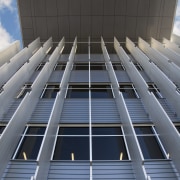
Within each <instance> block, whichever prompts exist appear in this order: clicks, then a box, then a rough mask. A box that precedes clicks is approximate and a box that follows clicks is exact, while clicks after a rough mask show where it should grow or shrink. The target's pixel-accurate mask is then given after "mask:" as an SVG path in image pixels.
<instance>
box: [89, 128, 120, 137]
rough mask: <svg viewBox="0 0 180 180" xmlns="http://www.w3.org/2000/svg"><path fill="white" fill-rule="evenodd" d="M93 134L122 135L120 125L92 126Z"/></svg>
mask: <svg viewBox="0 0 180 180" xmlns="http://www.w3.org/2000/svg"><path fill="white" fill-rule="evenodd" d="M92 134H93V135H108V134H109V135H122V130H121V128H120V127H93V128H92Z"/></svg>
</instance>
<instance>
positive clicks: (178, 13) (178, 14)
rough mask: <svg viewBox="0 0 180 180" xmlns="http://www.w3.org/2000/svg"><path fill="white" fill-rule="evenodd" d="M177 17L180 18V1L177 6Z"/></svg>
mask: <svg viewBox="0 0 180 180" xmlns="http://www.w3.org/2000/svg"><path fill="white" fill-rule="evenodd" d="M176 16H180V1H179V3H178V4H177V9H176Z"/></svg>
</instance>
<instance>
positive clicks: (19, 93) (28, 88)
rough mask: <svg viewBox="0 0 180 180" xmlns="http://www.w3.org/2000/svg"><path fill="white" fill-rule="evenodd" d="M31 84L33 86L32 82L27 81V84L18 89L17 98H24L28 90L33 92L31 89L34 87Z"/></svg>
mask: <svg viewBox="0 0 180 180" xmlns="http://www.w3.org/2000/svg"><path fill="white" fill-rule="evenodd" d="M28 86H29V87H28ZM31 86H32V83H25V84H24V85H23V86H22V87H21V90H20V91H18V93H17V95H16V98H17V99H23V98H24V97H25V96H26V94H27V93H28V92H31V90H32V87H31ZM24 93H25V94H24Z"/></svg>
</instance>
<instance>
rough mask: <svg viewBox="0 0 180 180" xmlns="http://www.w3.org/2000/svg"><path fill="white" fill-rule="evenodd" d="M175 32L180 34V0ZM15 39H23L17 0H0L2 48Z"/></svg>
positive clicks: (0, 40) (0, 42)
mask: <svg viewBox="0 0 180 180" xmlns="http://www.w3.org/2000/svg"><path fill="white" fill-rule="evenodd" d="M173 32H174V33H175V34H177V35H179V36H180V0H179V2H178V6H177V12H176V18H175V23H174V30H173ZM14 40H21V32H20V26H19V19H18V11H17V4H16V0H0V49H3V48H5V47H6V46H8V45H9V44H10V43H12V42H13V41H14Z"/></svg>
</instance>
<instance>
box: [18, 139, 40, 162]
mask: <svg viewBox="0 0 180 180" xmlns="http://www.w3.org/2000/svg"><path fill="white" fill-rule="evenodd" d="M42 139H43V136H25V137H24V139H23V141H22V144H21V146H20V149H19V150H18V153H17V155H16V157H15V158H16V159H24V160H35V159H37V156H38V152H39V149H40V146H41V142H42Z"/></svg>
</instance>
